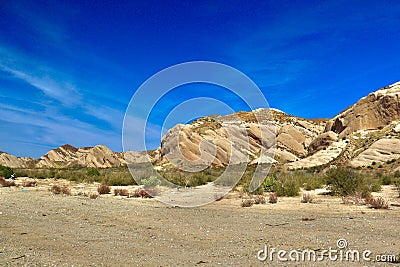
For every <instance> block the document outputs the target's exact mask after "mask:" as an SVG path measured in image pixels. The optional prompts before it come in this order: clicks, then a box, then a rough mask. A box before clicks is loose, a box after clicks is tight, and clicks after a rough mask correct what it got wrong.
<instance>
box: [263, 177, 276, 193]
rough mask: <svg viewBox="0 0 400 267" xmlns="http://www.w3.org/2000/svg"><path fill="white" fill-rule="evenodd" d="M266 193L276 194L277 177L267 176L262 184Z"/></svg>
mask: <svg viewBox="0 0 400 267" xmlns="http://www.w3.org/2000/svg"><path fill="white" fill-rule="evenodd" d="M262 186H263V187H264V191H265V192H276V187H277V184H276V178H275V176H267V177H266V178H265V180H264V183H263V184H262Z"/></svg>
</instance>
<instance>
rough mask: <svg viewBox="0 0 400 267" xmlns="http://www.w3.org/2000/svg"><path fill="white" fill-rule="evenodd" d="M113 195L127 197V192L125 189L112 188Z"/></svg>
mask: <svg viewBox="0 0 400 267" xmlns="http://www.w3.org/2000/svg"><path fill="white" fill-rule="evenodd" d="M114 196H124V197H129V192H128V190H127V189H114Z"/></svg>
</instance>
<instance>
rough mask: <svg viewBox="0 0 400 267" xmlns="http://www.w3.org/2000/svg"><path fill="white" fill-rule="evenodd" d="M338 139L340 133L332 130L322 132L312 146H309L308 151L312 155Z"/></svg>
mask: <svg viewBox="0 0 400 267" xmlns="http://www.w3.org/2000/svg"><path fill="white" fill-rule="evenodd" d="M337 140H338V135H337V134H336V133H334V132H332V131H329V132H326V133H322V134H320V135H318V136H317V138H315V139H314V140H313V141H312V142H311V144H310V146H309V147H308V153H309V154H310V155H312V154H314V153H315V152H317V151H320V150H322V149H326V148H327V147H328V146H329V145H330V144H332V143H333V142H336V141H337Z"/></svg>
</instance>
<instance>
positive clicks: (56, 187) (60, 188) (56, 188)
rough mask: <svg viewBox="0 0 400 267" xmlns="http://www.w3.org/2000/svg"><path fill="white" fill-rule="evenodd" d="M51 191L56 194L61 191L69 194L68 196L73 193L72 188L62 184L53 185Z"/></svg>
mask: <svg viewBox="0 0 400 267" xmlns="http://www.w3.org/2000/svg"><path fill="white" fill-rule="evenodd" d="M50 191H51V192H52V193H53V194H56V195H59V194H61V193H62V194H64V195H68V196H70V195H71V190H70V189H69V188H68V187H66V186H60V185H56V184H55V185H53V186H52V187H51V189H50Z"/></svg>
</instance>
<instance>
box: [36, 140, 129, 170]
mask: <svg viewBox="0 0 400 267" xmlns="http://www.w3.org/2000/svg"><path fill="white" fill-rule="evenodd" d="M124 164H125V161H124V159H123V157H122V154H120V153H114V152H112V151H111V150H110V149H109V148H108V147H106V146H104V145H97V146H95V147H84V148H76V147H73V146H71V145H63V146H61V147H59V148H56V149H52V150H50V151H49V152H47V153H46V154H45V155H44V156H42V157H40V158H39V159H38V162H37V164H36V167H38V168H64V167H95V168H108V167H119V166H122V165H124Z"/></svg>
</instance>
